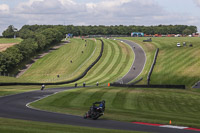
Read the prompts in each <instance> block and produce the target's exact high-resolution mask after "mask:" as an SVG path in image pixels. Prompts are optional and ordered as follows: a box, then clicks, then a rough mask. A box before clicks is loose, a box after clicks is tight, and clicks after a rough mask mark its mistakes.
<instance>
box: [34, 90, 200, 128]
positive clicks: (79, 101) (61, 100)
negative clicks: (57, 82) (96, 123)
mask: <svg viewBox="0 0 200 133" xmlns="http://www.w3.org/2000/svg"><path fill="white" fill-rule="evenodd" d="M103 99H104V100H105V101H106V111H105V115H104V116H103V117H102V119H113V120H120V121H128V122H133V121H141V122H151V123H162V124H168V123H169V121H170V120H171V121H172V124H173V125H182V126H189V127H197V128H200V112H199V110H200V100H199V99H200V93H199V91H197V90H195V91H191V90H190V91H188V90H174V89H170V90H169V89H150V88H148V89H145V88H140V89H138V88H115V87H104V88H98V87H95V88H94V87H91V88H79V89H75V90H70V91H65V92H61V93H58V94H56V95H53V96H49V97H47V98H45V99H43V100H41V101H38V102H36V103H33V104H31V106H34V107H36V108H40V109H43V110H50V111H54V112H62V113H70V114H74V115H80V116H82V115H83V114H84V113H85V112H86V111H87V110H88V109H89V107H90V106H91V105H92V103H93V102H95V101H100V100H103Z"/></svg>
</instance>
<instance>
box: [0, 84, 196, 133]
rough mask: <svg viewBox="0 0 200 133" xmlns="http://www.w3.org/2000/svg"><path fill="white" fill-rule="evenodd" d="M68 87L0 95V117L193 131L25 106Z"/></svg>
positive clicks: (168, 132)
mask: <svg viewBox="0 0 200 133" xmlns="http://www.w3.org/2000/svg"><path fill="white" fill-rule="evenodd" d="M69 89H73V87H71V88H70V87H69V88H54V89H46V90H43V91H40V90H38V91H32V92H26V93H21V94H16V95H10V96H6V97H1V98H0V107H1V108H0V117H6V118H15V119H22V120H32V121H40V122H50V123H60V124H68V125H76V126H87V127H98V128H107V129H121V130H134V131H145V132H157V133H195V131H189V130H180V129H171V128H161V127H154V126H146V125H139V124H132V123H128V122H119V121H112V120H103V119H99V120H88V119H86V120H85V119H83V118H82V117H80V116H73V115H67V114H60V113H53V112H46V111H40V110H36V109H31V108H29V107H27V106H26V105H27V104H28V103H30V102H33V101H35V100H38V99H41V98H44V97H46V96H48V95H52V94H54V93H56V92H60V91H64V90H69ZM83 114H84V112H83Z"/></svg>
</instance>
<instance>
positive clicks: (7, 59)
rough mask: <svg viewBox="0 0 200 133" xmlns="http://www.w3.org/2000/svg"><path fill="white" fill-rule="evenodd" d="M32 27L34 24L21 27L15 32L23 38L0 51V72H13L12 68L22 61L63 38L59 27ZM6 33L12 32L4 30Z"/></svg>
mask: <svg viewBox="0 0 200 133" xmlns="http://www.w3.org/2000/svg"><path fill="white" fill-rule="evenodd" d="M32 27H34V26H24V27H22V29H20V31H18V32H17V33H15V34H16V35H17V36H18V37H21V38H23V39H24V40H23V41H22V42H21V43H19V44H17V45H14V46H13V47H10V48H8V49H6V51H3V52H0V72H3V73H13V70H14V69H15V68H17V67H18V66H19V65H20V64H21V63H22V62H24V61H28V60H30V58H31V57H33V56H35V55H36V54H37V53H39V52H42V51H44V50H45V49H47V48H49V47H50V46H52V44H56V43H58V42H60V41H61V40H62V38H64V33H63V32H62V31H61V30H59V27H54V26H51V27H46V26H44V27H43V26H41V27H40V28H38V30H34V29H31V28H32ZM9 28H11V26H9V27H8V29H9ZM8 29H7V30H8ZM29 32H30V34H29ZM3 35H4V34H3ZM6 35H9V36H12V35H14V34H10V33H9V32H6ZM4 37H7V36H4Z"/></svg>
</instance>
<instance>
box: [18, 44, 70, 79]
mask: <svg viewBox="0 0 200 133" xmlns="http://www.w3.org/2000/svg"><path fill="white" fill-rule="evenodd" d="M67 43H69V41H65V42H63V43H60V44H58V45H56V46H54V47H52V48H51V49H49V50H48V51H47V52H44V53H42V54H39V55H38V56H37V57H35V58H34V59H32V61H31V63H29V64H26V67H25V68H24V69H21V70H19V73H18V74H17V75H16V78H19V77H20V76H21V75H23V74H24V73H25V72H26V71H27V70H28V69H29V68H30V67H31V66H32V65H33V63H35V62H36V61H37V60H38V59H40V58H42V57H44V56H45V55H47V54H49V53H51V52H52V51H54V50H56V49H58V48H60V47H62V46H63V45H65V44H67Z"/></svg>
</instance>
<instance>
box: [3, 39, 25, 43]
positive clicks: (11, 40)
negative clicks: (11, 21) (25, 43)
mask: <svg viewBox="0 0 200 133" xmlns="http://www.w3.org/2000/svg"><path fill="white" fill-rule="evenodd" d="M21 41H22V39H21V38H16V39H14V38H0V44H5V43H20V42H21Z"/></svg>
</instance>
